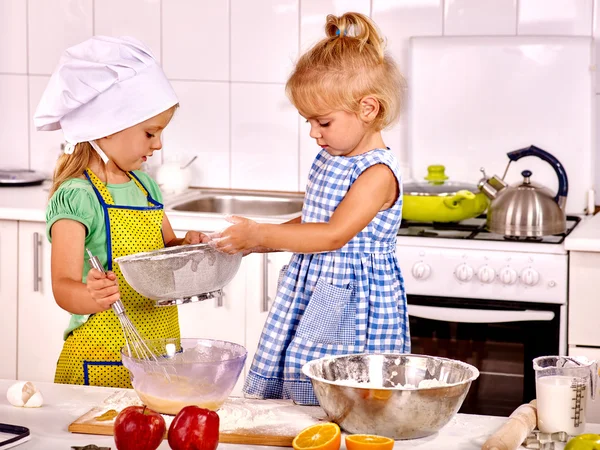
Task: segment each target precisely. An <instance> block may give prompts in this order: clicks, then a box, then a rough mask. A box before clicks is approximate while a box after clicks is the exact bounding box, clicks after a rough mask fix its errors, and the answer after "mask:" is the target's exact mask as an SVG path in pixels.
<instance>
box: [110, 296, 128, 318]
mask: <svg viewBox="0 0 600 450" xmlns="http://www.w3.org/2000/svg"><path fill="white" fill-rule="evenodd" d="M110 307H111V308H112V310H113V311H114V313H115V314H116V315H117V316H120V315H121V314H125V306H124V305H123V302H122V301H121V300H120V299H119V300H117V301H116V302H114V303H113V304H112V305H110Z"/></svg>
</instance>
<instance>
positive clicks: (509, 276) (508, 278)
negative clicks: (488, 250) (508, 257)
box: [500, 267, 518, 284]
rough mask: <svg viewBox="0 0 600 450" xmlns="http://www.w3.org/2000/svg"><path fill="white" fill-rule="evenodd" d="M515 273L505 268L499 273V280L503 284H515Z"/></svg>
mask: <svg viewBox="0 0 600 450" xmlns="http://www.w3.org/2000/svg"><path fill="white" fill-rule="evenodd" d="M517 278H518V277H517V271H516V270H515V269H511V268H510V267H505V268H504V269H502V270H501V271H500V280H502V283H504V284H515V283H516V282H517Z"/></svg>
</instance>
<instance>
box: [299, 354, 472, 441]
mask: <svg viewBox="0 0 600 450" xmlns="http://www.w3.org/2000/svg"><path fill="white" fill-rule="evenodd" d="M302 372H303V373H304V375H306V376H307V377H308V378H310V380H311V382H312V385H313V388H314V391H315V395H316V396H317V399H318V400H319V404H320V405H321V407H322V408H323V409H324V410H325V412H326V413H327V415H328V416H329V419H330V420H331V421H333V422H336V423H337V424H338V425H339V426H340V427H342V428H343V429H344V430H346V431H347V432H349V433H353V434H378V435H381V436H387V437H389V438H392V439H415V438H420V437H424V436H429V435H431V434H433V433H435V432H437V431H438V430H439V429H440V428H442V427H443V426H444V425H446V424H447V423H448V422H449V421H450V419H452V417H454V415H455V414H456V413H457V412H458V410H459V408H460V407H461V405H462V403H463V401H464V399H465V397H466V396H467V393H468V391H469V387H470V386H471V382H472V381H473V380H475V379H476V378H477V377H478V376H479V371H478V370H477V368H476V367H474V366H472V365H470V364H467V363H464V362H462V361H456V360H452V359H447V358H438V357H434V356H425V355H408V354H390V353H388V354H357V355H342V356H332V357H325V358H321V359H317V360H314V361H311V362H309V363H307V364H305V365H304V366H303V367H302Z"/></svg>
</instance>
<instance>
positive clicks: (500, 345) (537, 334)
mask: <svg viewBox="0 0 600 450" xmlns="http://www.w3.org/2000/svg"><path fill="white" fill-rule="evenodd" d="M408 313H409V316H410V333H411V343H412V353H415V354H424V355H432V356H442V357H445V358H451V359H458V360H461V361H464V362H467V363H469V364H472V365H474V366H475V367H477V368H478V369H479V371H480V375H479V378H478V379H477V380H475V381H474V382H473V383H472V384H471V388H470V389H469V394H468V395H467V397H466V399H465V402H464V403H463V405H462V407H461V409H460V412H461V413H466V414H487V415H495V416H508V415H510V414H511V413H512V412H513V411H514V410H515V409H516V408H517V407H518V406H519V405H521V404H522V403H526V402H529V401H531V400H533V399H534V398H535V374H534V371H533V363H532V360H533V358H536V357H537V356H544V355H558V354H559V343H560V314H561V305H553V304H539V303H528V302H527V303H526V302H513V301H494V300H478V299H466V298H448V297H429V296H422V295H408Z"/></svg>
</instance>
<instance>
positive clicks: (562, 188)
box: [507, 145, 569, 210]
mask: <svg viewBox="0 0 600 450" xmlns="http://www.w3.org/2000/svg"><path fill="white" fill-rule="evenodd" d="M507 156H508V159H510V160H511V161H517V160H519V159H521V158H524V157H525V156H537V157H538V158H540V159H542V160H544V161H546V162H547V163H548V164H550V165H551V166H552V168H553V169H554V171H555V172H556V176H557V177H558V192H557V193H556V197H554V201H555V202H556V203H558V205H559V206H560V208H561V209H562V210H564V209H565V204H566V203H567V194H568V192H569V179H568V178H567V172H566V171H565V168H564V166H563V165H562V164H561V163H560V161H559V160H558V159H556V158H555V157H554V156H552V155H551V154H550V153H548V152H547V151H545V150H542V149H541V148H539V147H536V146H535V145H530V146H529V147H525V148H522V149H519V150H515V151H512V152H509V153H507Z"/></svg>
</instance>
